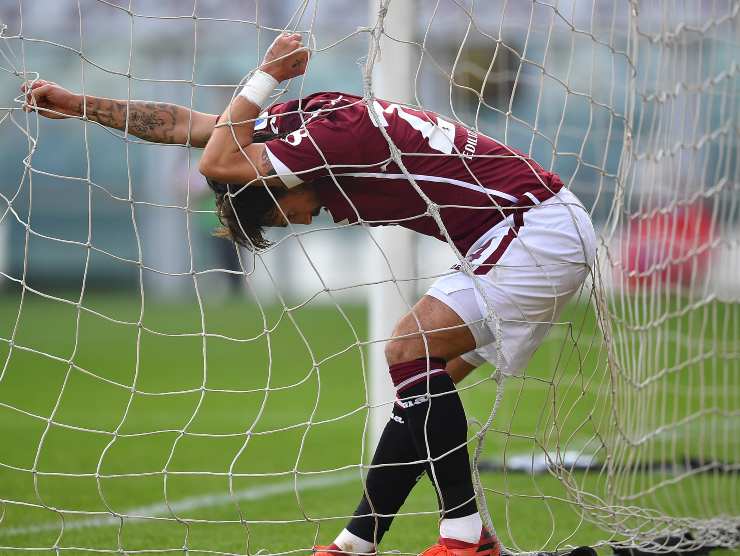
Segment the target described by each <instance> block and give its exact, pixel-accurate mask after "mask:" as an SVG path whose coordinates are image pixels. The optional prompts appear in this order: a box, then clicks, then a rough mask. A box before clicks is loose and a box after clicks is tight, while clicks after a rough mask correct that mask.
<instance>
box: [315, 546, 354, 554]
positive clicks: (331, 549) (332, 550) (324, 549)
mask: <svg viewBox="0 0 740 556" xmlns="http://www.w3.org/2000/svg"><path fill="white" fill-rule="evenodd" d="M313 554H314V556H355V555H354V553H350V554H347V553H346V552H342V549H341V548H339V547H338V546H337V545H336V544H334V543H331V544H330V545H329V546H314V547H313Z"/></svg>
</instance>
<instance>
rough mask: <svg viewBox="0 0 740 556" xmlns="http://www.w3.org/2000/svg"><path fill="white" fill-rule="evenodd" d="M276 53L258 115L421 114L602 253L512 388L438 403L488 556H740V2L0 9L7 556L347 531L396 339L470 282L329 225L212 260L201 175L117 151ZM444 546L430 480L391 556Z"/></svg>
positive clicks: (480, 382) (428, 247)
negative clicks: (463, 140)
mask: <svg viewBox="0 0 740 556" xmlns="http://www.w3.org/2000/svg"><path fill="white" fill-rule="evenodd" d="M283 31H291V32H298V33H301V34H302V36H303V38H304V39H303V40H304V44H306V45H307V46H308V48H309V49H310V51H311V59H310V62H309V65H308V70H307V72H306V75H305V76H301V77H300V78H296V79H293V80H291V82H290V83H287V84H286V85H285V89H279V90H278V91H277V92H276V93H275V94H274V96H273V97H272V99H271V101H272V102H273V103H279V102H286V101H288V100H292V99H296V98H302V97H305V96H307V95H309V94H312V93H314V92H316V91H345V92H347V93H351V94H354V95H358V96H364V97H365V98H366V99H367V98H371V97H372V98H381V99H387V100H390V101H394V102H397V103H399V104H403V105H408V106H410V107H415V108H423V109H425V110H430V111H434V112H436V113H439V114H440V115H441V116H442V117H444V118H446V119H447V120H448V121H449V122H452V123H454V124H456V125H459V126H463V127H465V128H467V129H468V130H475V131H478V132H479V133H483V134H486V135H488V136H490V137H492V138H493V139H494V140H496V141H499V142H501V143H503V144H505V145H509V146H511V147H512V148H514V149H517V150H518V151H520V152H522V153H524V154H525V155H527V156H531V158H532V159H534V160H535V161H537V162H538V163H539V164H540V165H541V166H542V167H543V168H544V169H545V170H547V171H551V172H554V173H557V174H558V175H559V176H560V177H561V178H562V181H563V183H564V185H565V187H566V188H567V189H569V190H570V191H572V192H573V193H575V194H576V195H577V196H578V197H579V199H580V200H581V201H582V202H583V204H584V206H585V207H586V209H587V211H588V212H589V214H590V215H591V217H592V220H593V222H594V224H595V227H596V230H597V234H598V252H597V260H596V263H595V264H594V267H593V269H592V270H591V273H590V275H589V277H588V279H587V281H586V283H585V285H584V286H583V287H582V288H581V289H580V291H579V292H578V294H577V295H576V296H575V297H574V299H572V300H571V301H570V302H569V304H568V305H567V307H565V308H564V310H563V312H562V313H561V315H560V316H559V317H558V318H557V319H550V320H549V321H548V322H547V323H546V324H548V325H549V326H550V331H549V333H548V335H547V337H546V338H545V339H544V340H543V342H542V344H541V345H540V347H539V349H538V350H537V352H536V353H535V354H534V356H533V357H532V359H531V361H530V362H529V364H528V365H527V366H526V368H525V369H524V370H523V371H522V373H521V374H519V375H517V376H507V377H505V378H502V377H501V376H500V375H499V374H497V373H496V369H495V368H493V366H491V365H489V364H486V365H483V366H482V367H481V368H479V369H478V370H476V371H474V372H473V373H472V374H471V375H470V376H469V377H467V378H466V379H465V380H464V381H462V382H461V383H460V384H459V385H458V391H459V393H460V397H461V399H462V402H463V405H464V407H465V411H466V416H467V418H468V423H469V429H468V441H469V445H468V449H469V452H470V453H471V455H474V456H475V457H474V471H473V474H474V476H475V478H476V489H477V492H476V494H477V495H478V499H479V502H480V505H481V508H480V509H481V512H482V513H483V514H484V515H485V516H490V519H491V520H492V522H493V526H494V527H495V531H496V534H497V536H498V537H499V538H500V540H501V541H502V544H503V546H504V547H505V550H506V551H507V552H509V553H548V554H552V553H557V554H563V553H568V552H570V551H572V550H573V549H574V548H575V547H578V546H585V545H587V546H591V547H594V548H596V549H597V550H599V551H600V553H603V554H608V553H611V552H614V553H616V554H632V553H631V552H628V551H630V550H640V551H643V552H653V553H668V552H678V551H690V550H715V549H717V550H719V549H737V548H738V547H740V141H738V138H739V137H740V119H739V118H738V116H739V114H738V113H739V112H740V90H739V85H740V0H706V1H694V0H624V1H622V2H618V1H612V0H547V1H545V0H531V1H530V0H526V1H525V0H368V1H367V2H361V3H355V2H343V1H341V0H286V1H283V2H273V1H270V0H253V1H250V2H242V1H233V2H231V1H226V0H224V1H219V2H204V1H201V0H192V1H191V2H184V1H180V0H164V1H161V2H155V3H149V2H143V1H141V2H140V1H137V0H85V1H82V0H80V1H75V0H69V1H68V0H58V1H56V2H51V3H49V2H42V1H32V0H17V1H16V2H12V3H7V5H3V6H2V7H0V152H2V153H3V156H2V157H0V167H1V168H2V172H0V553H2V554H56V555H58V556H59V555H65V554H82V553H84V554H132V555H133V554H137V555H138V554H198V555H201V554H202V555H216V554H219V555H225V554H229V555H232V554H233V555H237V554H239V555H243V554H285V555H288V554H309V553H310V551H311V549H312V547H313V546H314V545H320V544H329V543H330V542H331V540H332V539H333V538H334V535H335V534H336V533H337V532H338V531H340V530H341V529H342V528H343V527H344V526H345V524H346V522H347V520H348V519H349V518H350V517H351V516H352V512H353V511H354V509H355V507H356V504H357V502H358V500H359V498H360V496H361V495H362V492H363V489H364V482H363V481H364V478H365V477H366V476H367V471H368V465H369V462H370V460H371V457H372V454H373V450H374V448H375V446H376V445H377V443H378V440H379V438H380V434H381V432H382V430H383V428H384V426H385V424H386V422H387V421H388V418H389V414H390V411H391V408H392V404H393V400H394V396H395V393H394V390H393V388H392V385H391V382H390V377H389V374H388V367H387V364H386V358H385V353H384V350H385V347H386V344H387V341H388V339H389V338H391V336H392V331H393V327H394V324H395V323H396V322H397V320H398V318H399V317H401V316H402V315H403V314H405V313H407V312H408V311H409V310H410V309H411V307H412V306H413V305H414V304H415V303H416V302H417V301H418V299H419V297H420V296H421V295H422V294H423V293H424V291H426V289H427V287H428V286H429V285H430V284H431V283H432V282H433V280H434V279H436V278H438V277H440V276H444V275H445V274H447V273H449V272H452V270H451V268H452V266H453V265H455V264H457V263H461V262H463V261H462V260H461V259H460V257H459V256H458V255H456V254H455V248H454V246H452V245H448V244H447V243H446V242H444V241H442V242H440V241H437V240H434V239H431V238H422V237H420V236H418V235H416V234H414V233H412V232H411V231H409V230H407V229H403V228H400V227H397V226H375V225H374V224H377V222H368V221H364V220H361V221H360V222H359V223H358V224H359V225H352V226H350V225H348V224H347V223H346V222H338V223H335V222H334V221H333V220H332V219H331V218H329V217H327V216H325V215H322V216H320V217H317V218H316V219H315V220H314V223H313V224H311V225H310V226H296V225H291V226H289V227H287V228H286V229H284V230H268V231H267V232H266V234H267V236H268V237H269V238H270V239H271V240H273V241H274V243H273V245H271V246H270V247H269V248H267V249H265V250H264V251H261V252H257V253H251V252H248V251H247V250H245V249H236V248H234V246H233V245H232V244H231V243H229V242H225V241H223V240H217V239H216V238H213V237H212V236H211V235H210V234H211V231H212V230H213V228H214V227H215V226H216V225H217V224H218V222H217V219H216V217H215V215H214V212H213V196H212V194H211V192H210V191H209V190H208V186H207V185H205V182H204V181H203V180H202V176H200V174H199V173H198V172H197V167H198V160H199V157H200V152H201V151H200V149H197V148H195V147H193V146H192V145H191V144H185V142H183V144H172V145H158V144H154V143H151V142H147V141H143V140H140V139H138V138H136V137H135V136H134V135H133V134H132V133H131V132H130V131H131V129H132V124H133V121H132V119H131V116H130V112H129V110H130V107H131V105H132V103H133V102H134V100H135V99H146V100H151V101H152V102H171V103H176V104H178V105H181V106H184V107H186V108H187V109H190V110H194V111H199V112H205V113H211V114H215V113H220V112H221V111H222V110H223V108H224V107H225V106H226V104H227V103H228V102H229V100H230V99H231V98H233V93H234V91H235V90H237V87H238V86H239V84H240V83H242V81H243V78H244V76H245V75H247V74H248V73H249V72H250V71H251V70H252V69H254V68H255V67H257V65H258V64H259V61H260V60H261V58H262V56H263V55H264V52H265V49H266V48H267V46H268V45H269V44H270V43H271V42H272V40H273V39H274V37H275V36H276V35H277V34H278V33H280V32H283ZM39 79H44V80H49V81H54V82H57V83H59V84H60V85H61V86H63V87H65V88H67V89H69V90H71V91H74V92H76V93H80V94H81V95H84V98H86V99H87V98H91V97H93V96H99V97H108V98H116V99H122V100H123V102H124V105H126V106H127V109H126V110H125V111H124V115H123V116H122V117H123V118H124V119H125V118H127V117H128V118H129V119H128V121H127V125H126V126H125V127H124V129H123V130H116V129H112V128H110V127H106V121H100V120H99V119H98V120H96V118H94V117H92V116H91V115H86V116H85V117H77V116H75V117H71V118H68V119H64V120H59V121H57V120H51V119H48V118H43V117H41V116H39V115H38V114H34V113H28V112H25V111H24V110H23V98H24V95H22V94H21V92H20V87H21V85H22V84H23V83H24V82H33V81H37V80H39ZM191 114H192V113H191ZM301 116H304V114H301ZM109 117H110V115H109ZM161 124H162V122H158V121H156V119H153V120H151V121H149V122H148V124H147V125H150V126H152V127H156V126H157V125H161ZM360 147H361V146H357V145H348V148H360ZM392 152H395V151H392ZM402 154H405V153H402ZM429 208H430V207H428V206H427V209H429ZM434 209H435V210H438V209H439V207H436V206H435V207H434ZM424 214H427V215H428V214H430V213H429V212H427V213H424ZM420 216H422V215H420ZM462 255H463V256H464V255H465V254H464V253H463V254H462ZM463 263H464V262H463ZM463 266H464V264H463ZM487 318H490V319H492V320H496V319H497V318H498V317H497V315H495V314H489V315H487ZM501 325H502V326H505V325H506V323H501ZM437 533H438V506H437V500H436V495H435V493H434V491H433V489H432V488H431V487H430V484H429V481H428V480H426V479H425V480H420V481H419V483H418V484H417V486H416V487H415V488H414V490H413V492H412V494H411V495H410V497H409V499H408V501H407V503H406V504H405V505H404V506H403V508H402V509H401V511H400V512H399V514H398V515H394V523H393V526H392V527H391V529H390V531H389V533H388V534H387V536H386V537H385V538H384V539H383V542H382V543H381V545H380V547H379V554H381V553H390V554H418V553H419V552H420V551H421V550H422V549H424V548H426V546H428V545H429V544H432V543H433V542H434V541H435V539H436V538H437V537H436V536H437ZM634 553H636V552H634Z"/></svg>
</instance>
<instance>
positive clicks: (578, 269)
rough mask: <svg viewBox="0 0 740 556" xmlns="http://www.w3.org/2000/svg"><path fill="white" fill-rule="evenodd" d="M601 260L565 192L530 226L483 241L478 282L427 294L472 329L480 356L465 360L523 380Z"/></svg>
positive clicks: (455, 281)
mask: <svg viewBox="0 0 740 556" xmlns="http://www.w3.org/2000/svg"><path fill="white" fill-rule="evenodd" d="M513 229H516V231H515V232H514V231H513ZM470 253H472V254H473V255H470ZM595 255H596V234H595V232H594V228H593V224H592V223H591V219H590V218H589V215H588V213H587V212H586V210H585V209H584V208H583V205H582V204H581V202H580V201H579V200H578V198H577V197H576V196H575V195H574V194H573V193H571V192H570V191H568V190H567V189H562V190H561V191H560V192H559V193H558V194H557V195H556V196H554V197H552V198H550V199H548V200H547V201H545V202H543V203H541V204H539V205H537V206H535V207H532V208H531V209H529V210H528V211H527V212H525V213H524V215H523V223H522V219H521V216H519V217H517V219H516V220H515V218H514V217H513V216H509V217H508V218H507V219H506V220H504V221H503V222H501V223H500V224H498V225H497V226H495V227H494V228H492V229H491V230H490V231H489V232H488V233H486V234H485V235H484V236H483V237H482V238H481V239H480V240H478V241H477V242H476V244H475V245H473V247H471V249H470V251H469V254H468V257H467V258H468V260H469V261H470V263H471V266H472V268H473V270H474V273H475V274H474V275H472V276H469V275H467V274H465V273H463V272H462V271H458V272H454V273H452V274H449V275H447V276H443V277H442V278H440V279H438V280H437V281H436V282H435V283H434V284H433V285H432V287H431V288H430V289H429V291H428V292H427V295H430V296H432V297H435V298H437V299H439V300H440V301H442V302H443V303H444V304H445V305H447V306H448V307H450V308H451V309H452V310H453V311H455V312H456V313H457V314H458V315H459V316H460V318H461V319H462V320H463V321H465V323H467V325H468V328H469V329H470V331H471V332H472V334H473V337H474V338H475V345H476V349H475V350H474V351H471V352H469V353H466V354H464V355H463V356H462V358H463V359H464V360H465V361H467V362H468V363H470V364H472V365H475V366H478V365H481V364H482V363H483V362H484V361H488V362H490V363H492V364H493V365H495V366H496V367H497V369H498V370H499V371H501V372H502V373H504V374H519V373H521V371H522V369H523V368H524V367H525V366H526V365H527V363H528V362H529V359H530V358H531V357H532V354H533V353H534V352H535V350H536V349H537V348H538V347H539V345H540V343H541V342H542V340H543V338H544V337H545V335H546V334H547V332H548V331H549V330H550V327H551V326H552V323H554V322H555V321H556V320H557V318H558V315H559V314H560V311H561V310H562V308H563V307H564V306H565V304H566V303H567V301H568V300H569V299H570V298H571V297H572V296H573V294H574V293H576V292H577V291H578V289H579V288H580V287H581V285H582V284H583V282H584V280H585V279H586V276H587V275H588V274H589V272H590V268H591V265H592V264H593V262H594V258H595ZM497 329H498V330H499V340H500V343H497V336H496V330H497ZM497 346H500V349H498V347H497Z"/></svg>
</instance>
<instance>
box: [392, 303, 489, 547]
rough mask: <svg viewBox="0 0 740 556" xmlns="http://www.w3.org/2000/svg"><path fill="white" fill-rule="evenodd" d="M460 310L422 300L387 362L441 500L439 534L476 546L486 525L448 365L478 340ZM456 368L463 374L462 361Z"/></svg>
mask: <svg viewBox="0 0 740 556" xmlns="http://www.w3.org/2000/svg"><path fill="white" fill-rule="evenodd" d="M476 310H477V306H476ZM458 311H459V312H460V313H464V311H463V310H460V308H459V307H456V310H453V308H451V306H450V305H448V304H446V303H444V302H442V301H441V300H439V299H437V298H435V297H432V296H429V295H426V296H424V297H422V299H421V300H420V301H419V302H418V303H417V304H416V306H415V307H414V308H413V310H412V311H411V312H409V314H407V315H406V316H404V317H403V318H402V319H401V320H400V321H399V323H398V325H397V326H396V329H395V330H394V333H393V340H391V341H390V342H389V343H388V345H387V348H386V359H387V361H388V365H389V370H390V374H391V379H392V380H393V384H394V386H395V387H396V393H397V397H398V399H399V400H400V401H401V403H402V405H404V407H405V409H406V423H407V426H408V428H409V432H410V435H411V438H412V441H413V442H414V445H415V446H416V449H417V452H418V453H419V455H420V456H421V457H422V458H423V459H425V460H426V461H427V472H428V474H429V476H430V478H431V480H432V482H433V484H434V486H435V489H436V490H437V494H438V496H439V502H440V511H441V521H440V536H441V537H442V538H445V539H448V540H450V541H453V540H454V541H457V542H458V543H459V544H460V547H461V548H464V547H468V545H469V547H470V548H472V547H477V546H478V543H479V540H480V538H481V530H482V521H481V518H480V515H479V514H478V508H477V505H476V501H475V492H474V490H473V481H472V476H471V471H470V460H469V456H468V450H467V420H466V418H465V411H464V409H463V406H462V402H461V401H460V397H459V396H458V394H457V390H456V389H455V384H454V381H453V379H452V377H451V376H450V374H449V373H448V372H447V370H446V363H447V361H448V360H450V361H452V360H456V359H457V358H458V357H459V356H460V355H462V354H465V353H468V352H470V351H471V350H473V349H475V347H476V336H475V335H474V332H473V330H472V329H471V328H470V327H469V326H468V325H467V324H466V322H465V320H464V319H463V318H462V317H461V316H460V315H459V314H458ZM453 367H456V370H457V371H458V372H459V371H460V370H462V365H461V364H460V363H459V362H458V363H455V364H454V365H453ZM481 554H485V552H482V553H481Z"/></svg>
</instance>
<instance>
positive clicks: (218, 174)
mask: <svg viewBox="0 0 740 556" xmlns="http://www.w3.org/2000/svg"><path fill="white" fill-rule="evenodd" d="M198 171H199V172H200V173H201V174H203V176H205V177H206V178H209V179H212V180H215V181H220V182H228V181H229V180H228V179H227V178H226V177H225V176H226V174H227V173H228V172H227V170H226V168H225V166H224V165H223V164H222V163H220V162H219V161H218V160H214V159H213V157H210V156H207V154H204V155H203V156H202V157H201V159H200V162H199V163H198Z"/></svg>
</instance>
